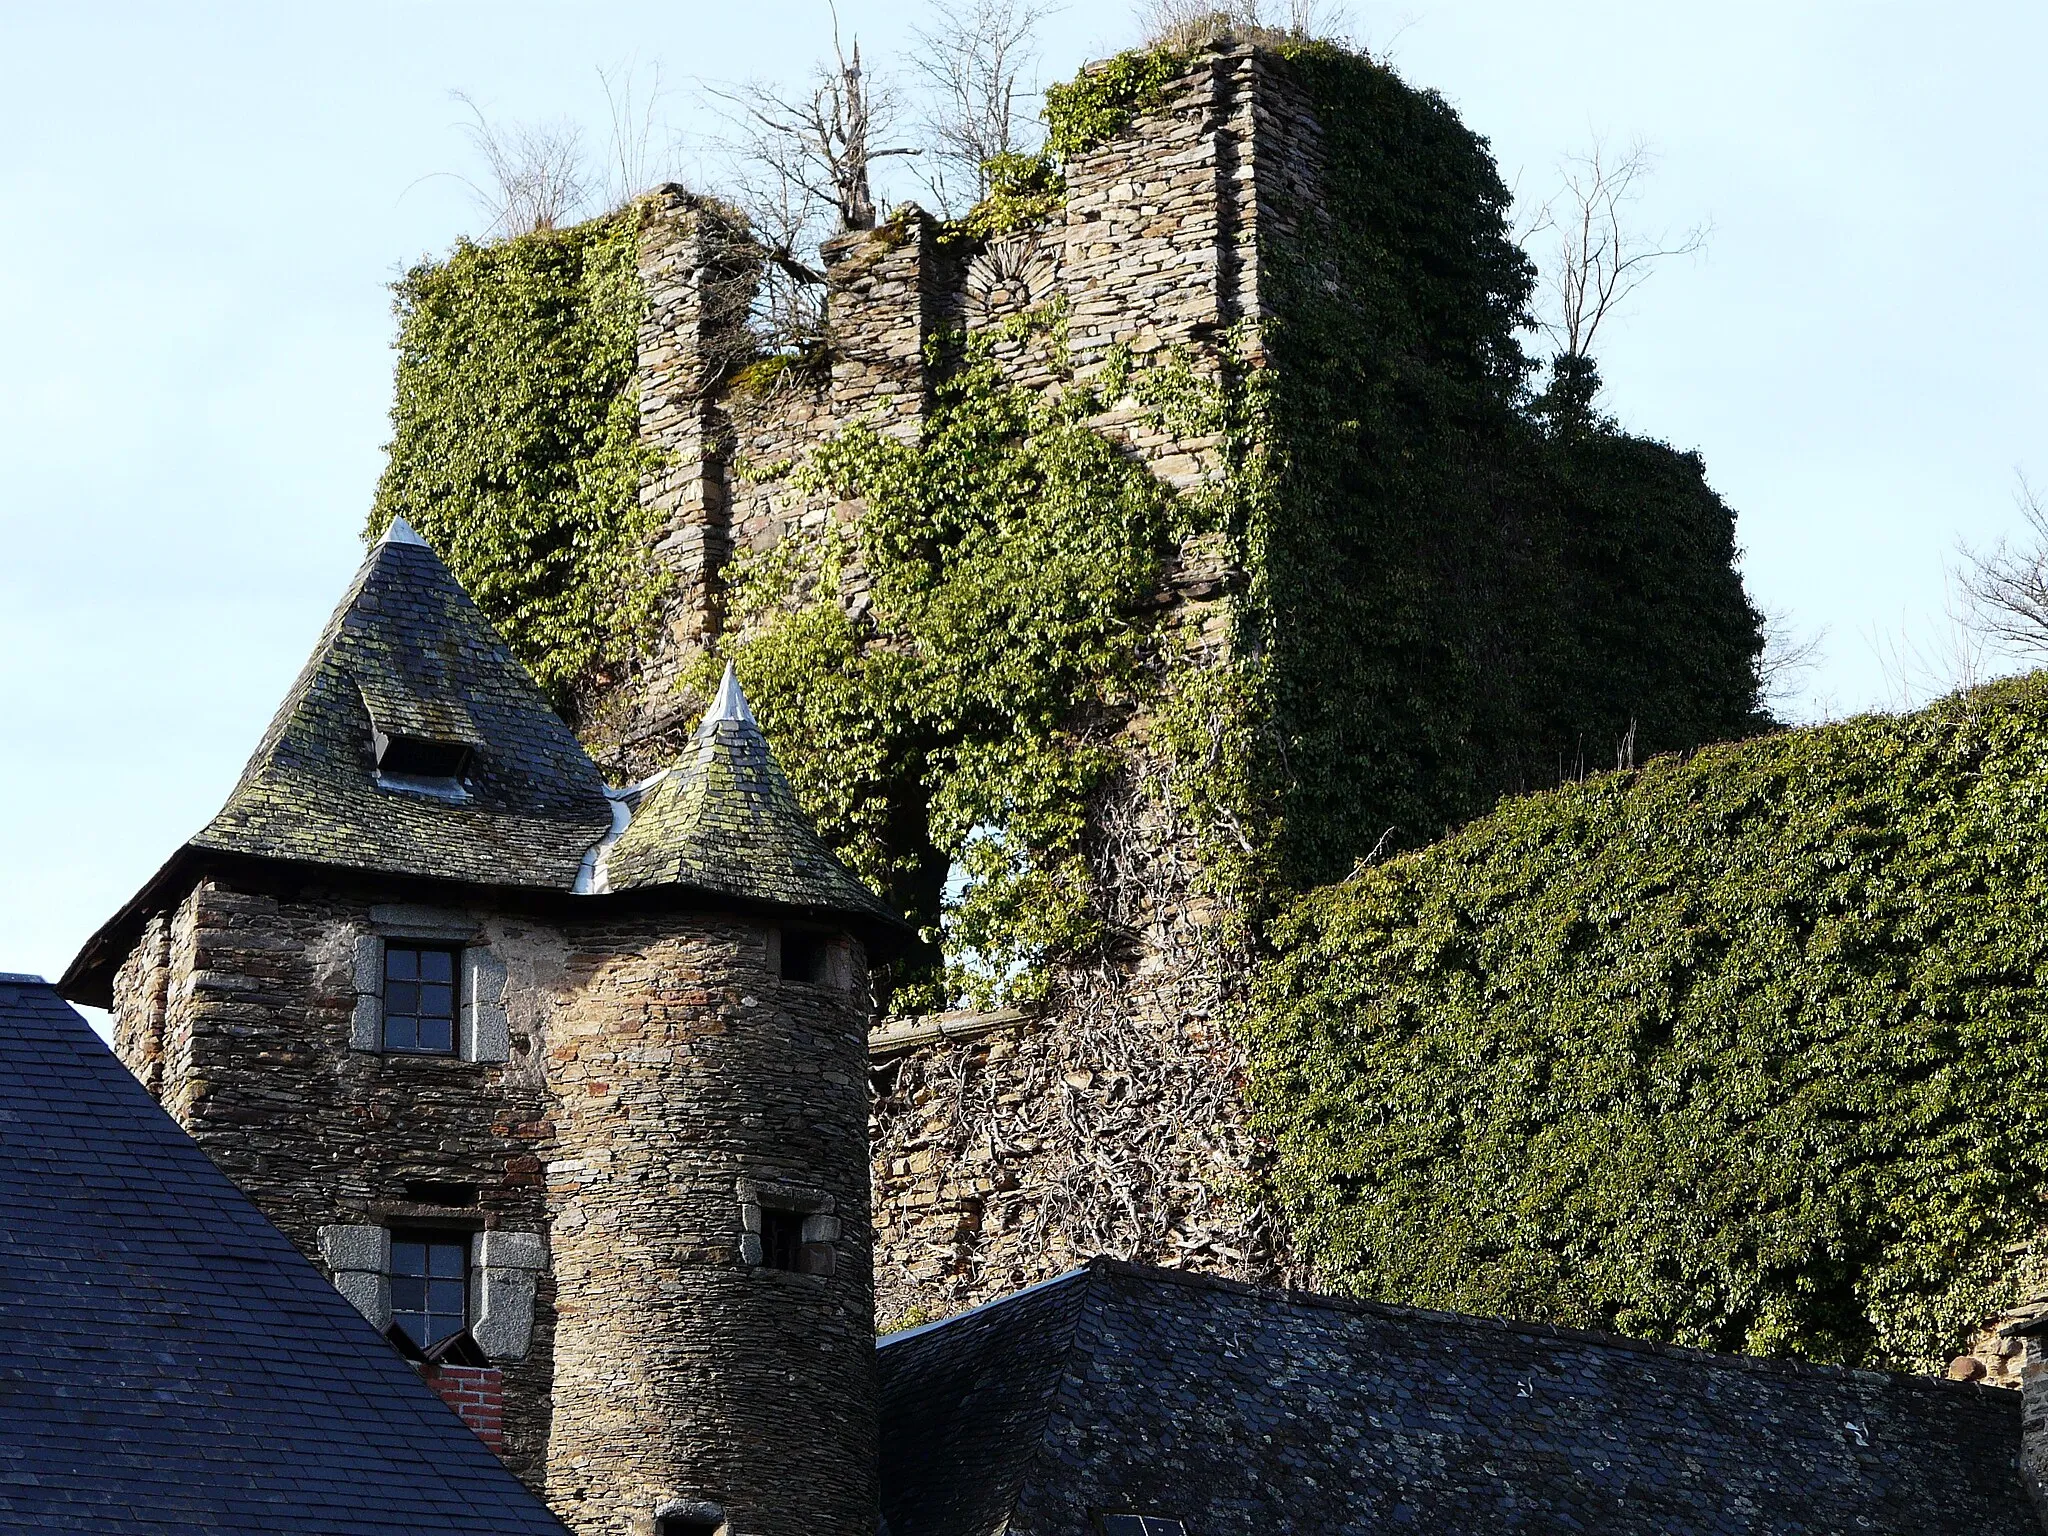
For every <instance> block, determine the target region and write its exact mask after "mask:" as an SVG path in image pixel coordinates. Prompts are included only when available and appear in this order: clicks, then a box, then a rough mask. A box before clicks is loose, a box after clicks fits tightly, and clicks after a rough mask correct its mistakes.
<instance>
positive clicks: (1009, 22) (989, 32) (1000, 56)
mask: <svg viewBox="0 0 2048 1536" xmlns="http://www.w3.org/2000/svg"><path fill="white" fill-rule="evenodd" d="M1051 14H1052V7H1050V6H1047V5H1043V4H1040V3H1038V0H958V3H957V4H956V5H952V6H946V5H937V4H935V5H933V6H932V7H931V15H932V22H931V25H929V26H927V27H919V28H918V29H917V41H918V45H919V47H918V52H917V55H916V58H915V61H914V62H915V65H916V68H917V73H918V75H919V76H920V77H921V79H922V81H923V83H924V86H925V90H926V108H925V111H924V114H923V119H922V124H921V126H922V127H923V130H924V136H925V141H926V144H927V146H928V148H929V150H930V155H929V158H928V159H927V160H926V161H925V166H924V182H925V185H926V186H928V187H929V188H930V189H931V192H932V196H933V197H934V198H935V199H936V200H937V202H938V204H939V207H940V208H941V209H942V210H943V211H945V212H947V213H957V212H960V211H962V210H963V209H964V208H966V207H967V206H970V205H972V204H974V203H977V202H979V201H981V199H982V198H984V197H986V196H987V195H988V190H989V177H988V166H989V162H990V161H992V160H996V159H998V158H999V157H1002V156H1005V155H1015V154H1020V153H1024V152H1025V151H1026V150H1027V148H1028V147H1029V138H1028V136H1029V135H1030V134H1031V125H1032V123H1033V121H1034V119H1035V116H1036V114H1034V113H1032V112H1029V111H1027V110H1026V104H1027V103H1028V102H1029V101H1030V100H1031V99H1032V98H1033V97H1034V96H1035V95H1036V94H1037V81H1036V79H1035V78H1030V76H1031V73H1032V70H1033V67H1034V66H1035V65H1036V64H1037V62H1038V54H1037V50H1036V46H1035V45H1036V40H1037V33H1038V25H1039V23H1040V22H1042V21H1043V20H1044V19H1045V18H1046V17H1047V16H1049V15H1051Z"/></svg>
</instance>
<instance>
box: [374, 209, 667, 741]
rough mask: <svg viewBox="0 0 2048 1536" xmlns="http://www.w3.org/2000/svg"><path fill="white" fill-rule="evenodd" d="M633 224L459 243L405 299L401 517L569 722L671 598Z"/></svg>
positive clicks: (630, 219) (392, 491) (397, 451)
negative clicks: (646, 482)
mask: <svg viewBox="0 0 2048 1536" xmlns="http://www.w3.org/2000/svg"><path fill="white" fill-rule="evenodd" d="M636 231H637V212H636V210H634V209H630V208H629V209H627V210H626V211H624V212H623V213H619V214H615V215H613V216H611V217H609V218H604V219H597V220H594V221H592V222H590V223H587V224H580V225H577V226H576V227H574V228H572V229H563V230H547V231H542V232H540V233H537V234H531V235H522V236H520V237H518V238H517V239H512V240H503V241H499V242H497V243H495V244H491V245H472V244H470V243H469V242H467V241H465V242H463V243H462V244H460V245H458V246H457V247H456V248H455V250H454V252H453V253H452V254H451V255H450V256H449V257H448V258H447V259H446V260H445V261H435V262H423V263H421V264H420V265H419V266H416V267H414V268H413V269H412V270H411V271H410V272H408V273H407V274H406V276H405V278H404V280H403V281H401V282H400V283H399V284H398V285H397V304H396V308H397V312H398V377H397V394H396V399H395V402H394V404H393V407H392V412H391V417H392V425H393V435H392V441H391V444H390V449H389V453H390V458H389V461H388V463H387V465H386V467H385V470H384V475H383V478H382V480H381V481H379V483H378V486H377V495H376V500H375V503H374V504H373V507H372V510H371V513H370V524H369V532H370V534H371V536H373V537H374V536H375V535H376V534H378V533H380V532H381V531H382V530H383V529H384V527H385V525H387V524H388V523H389V522H390V521H391V519H392V517H393V516H394V515H403V516H404V517H405V518H406V519H407V520H408V521H409V522H411V523H412V524H413V525H414V526H415V527H416V528H418V529H419V531H420V532H421V533H422V534H424V535H425V536H426V538H427V539H428V540H429V542H431V543H432V544H433V545H434V547H435V549H436V550H438V551H439V552H440V554H441V556H442V558H443V559H445V560H446V561H447V562H448V564H449V566H450V568H451V569H452V570H453V571H454V572H455V574H456V575H457V576H458V577H459V578H460V579H461V580H462V582H463V584H464V585H465V586H466V587H467V588H468V589H469V592H470V594H471V596H473V597H474V598H475V599H476V601H477V605H478V606H479V607H481V608H482V609H483V611H484V612H485V613H486V614H488V615H489V616H490V618H491V620H492V621H493V622H494V623H496V624H497V625H498V627H499V629H500V630H502V631H503V632H504V634H505V635H506V636H507V637H508V639H509V640H510V641H511V644H512V647H513V649H514V650H515V651H516V652H517V653H518V655H519V658H520V660H521V661H523V662H525V664H526V665H527V667H528V669H529V670H531V671H532V672H533V674H534V676H535V677H536V678H537V679H538V680H539V681H540V683H541V686H542V687H544V688H546V689H547V690H548V692H549V694H550V695H551V696H552V697H553V698H554V700H555V702H556V704H557V705H558V707H562V708H564V709H570V710H573V708H574V707H575V705H576V704H577V703H578V702H579V701H581V700H582V699H583V698H585V697H587V696H588V695H589V694H590V693H591V692H592V691H593V690H595V689H598V688H601V687H602V686H603V685H604V684H605V683H607V682H609V681H611V680H612V676H613V672H614V670H615V669H616V668H618V667H619V666H620V665H621V664H622V663H623V662H624V661H625V660H626V659H627V658H629V657H630V656H631V655H632V654H633V652H634V649H635V647H636V645H637V644H638V643H639V642H640V641H641V640H642V639H644V638H645V636H646V633H647V630H648V625H649V624H650V622H651V620H652V618H653V616H654V614H655V612H656V610H657V608H658V607H659V603H660V596H661V590H662V583H661V579H660V576H659V573H658V568H657V567H656V565H655V563H654V561H653V560H652V559H651V557H650V552H649V551H650V544H651V540H652V535H653V533H654V531H655V526H654V514H653V511H652V509H649V508H643V507H642V505H641V503H640V481H641V478H642V477H643V476H644V475H645V474H646V473H647V472H648V471H649V470H650V469H651V468H652V467H653V466H654V464H655V463H656V462H657V458H656V455H655V453H654V451H653V450H652V449H650V448H648V447H646V446H644V445H643V444H642V443H641V442H640V440H639V425H640V423H639V401H638V396H637V393H636V392H635V390H634V387H633V367H634V347H635V338H636V334H637V331H638V327H639V322H640V310H641V305H642V297H641V290H640V282H639V278H638V275H637V271H636V267H635V250H636Z"/></svg>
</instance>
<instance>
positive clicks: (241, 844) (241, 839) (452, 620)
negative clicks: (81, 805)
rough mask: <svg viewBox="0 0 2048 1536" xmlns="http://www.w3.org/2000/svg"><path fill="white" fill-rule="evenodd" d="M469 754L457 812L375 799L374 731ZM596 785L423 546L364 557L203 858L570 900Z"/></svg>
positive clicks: (399, 535) (391, 545)
mask: <svg viewBox="0 0 2048 1536" xmlns="http://www.w3.org/2000/svg"><path fill="white" fill-rule="evenodd" d="M373 722H374V724H375V725H376V726H377V728H379V729H380V730H383V731H384V732H385V733H386V734H387V735H389V734H398V735H416V736H425V737H428V738H431V739H435V740H440V741H447V742H452V743H458V744H460V745H463V746H467V747H469V748H470V749H471V752H472V755H471V759H470V764H469V768H468V771H467V773H466V774H465V781H466V785H467V791H468V799H467V801H466V802H464V803H461V804H451V803H449V802H448V801H447V800H444V799H438V798H435V797H433V796H431V795H427V794H420V793H413V792H409V791H406V790H402V789H397V790H395V789H389V788H383V787H380V786H379V785H378V783H377V781H376V779H375V777H374V770H375V767H376V762H375V756H374V752H373V749H372V746H371V728H372V724H373ZM611 821H612V818H611V807H610V804H609V802H608V801H607V800H606V799H605V793H604V781H603V779H602V777H601V776H600V775H599V773H598V771H597V766H596V764H594V763H592V762H591V760H590V758H589V756H588V755H587V754H586V753H585V752H584V750H583V747H582V744H581V743H579V742H578V741H577V740H576V737H575V736H574V734H572V733H571V731H570V730H569V728H568V726H566V725H564V724H563V723H562V720H561V717H560V716H558V715H557V714H556V713H555V712H554V710H553V709H551V708H550V707H549V706H548V701H547V700H546V698H544V697H543V696H542V694H541V691H540V689H539V688H538V687H537V686H536V685H535V683H534V681H533V679H532V678H531V677H529V676H528V675H527V673H526V669H525V668H524V667H522V666H520V664H519V663H518V661H517V660H515V659H514V658H513V655H512V652H511V650H510V649H509V648H508V647H507V646H506V644H505V642H504V641H503V640H501V639H500V638H499V637H498V633H497V631H496V630H494V629H493V628H492V627H491V624H490V621H489V620H488V619H486V618H485V617H484V616H483V614H482V613H481V612H479V611H478V609H477V606H476V604H475V603H473V602H471V601H470V599H469V595H468V594H467V593H465V592H464V591H463V590H462V587H461V585H460V584H459V583H458V582H457V581H456V580H455V578H454V577H453V576H452V575H450V574H449V571H448V568H447V567H446V566H445V565H443V564H442V563H441V560H440V557H439V556H438V555H436V554H435V553H434V552H433V550H431V549H429V548H428V547H427V546H426V544H425V543H423V542H421V541H420V539H419V536H418V535H417V534H413V533H411V530H410V529H407V528H405V527H404V525H403V524H402V523H401V524H396V525H394V534H393V536H389V537H387V538H385V539H384V540H382V541H381V542H380V543H378V545H377V546H376V547H375V548H374V549H372V550H371V551H370V554H369V558H368V559H366V560H365V561H364V562H363V565H362V569H361V570H359V571H358V572H357V573H356V578H355V581H354V583H353V584H352V585H351V586H350V587H349V590H348V594H347V596H345V597H343V598H342V600H341V606H340V607H338V608H336V609H335V611H334V616H333V617H332V618H331V619H329V620H328V621H327V628H326V630H325V631H324V632H323V633H322V634H321V636H320V643H319V645H318V646H316V647H315V648H314V651H313V657H312V660H310V661H309V662H307V663H306V668H305V670H304V671H303V672H301V673H300V674H299V680H298V682H297V683H296V684H294V685H293V688H292V691H291V693H290V695H289V696H288V697H287V698H286V699H285V701H284V705H283V707H282V708H281V709H279V710H278V712H277V717H276V718H275V719H274V720H272V721H271V723H270V729H269V730H268V731H266V732H265V733H264V736H263V740H262V742H261V744H260V745H258V747H257V748H256V753H255V756H253V757H251V758H250V759H249V765H248V767H246V768H245V769H243V770H242V778H241V781H240V782H239V783H238V784H236V785H235V788H234V792H233V793H232V794H230V795H229V796H228V802H227V804H226V805H225V806H224V807H222V809H221V812H220V814H219V815H218V816H216V817H214V819H213V820H212V821H211V822H210V823H208V824H207V826H206V828H205V830H204V831H202V832H200V834H199V835H198V836H197V837H195V838H193V839H192V845H193V846H194V847H197V848H207V849H214V850H218V851H221V852H227V853H243V854H255V855H258V856H260V857H264V858H273V859H290V860H294V861H298V862H303V863H313V864H328V865H340V866H343V867H348V868H358V869H372V870H377V871H379V872H382V873H386V874H404V875H420V876H426V877H429V878H435V879H443V880H463V881H472V882H475V883H478V884H488V885H526V886H544V887H554V888H556V889H559V890H567V889H569V888H570V886H571V885H572V884H574V882H575V879H576V872H577V870H578V869H579V868H580V867H581V865H582V862H583V854H584V851H585V850H586V849H588V848H589V847H590V846H591V844H593V843H595V842H596V841H597V840H598V839H599V838H600V837H602V836H603V835H604V834H605V832H606V831H607V830H608V829H609V828H610V826H611Z"/></svg>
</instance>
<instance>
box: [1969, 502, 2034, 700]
mask: <svg viewBox="0 0 2048 1536" xmlns="http://www.w3.org/2000/svg"><path fill="white" fill-rule="evenodd" d="M2013 500H2014V501H2015V502H2016V503H2017V504H2018V506H2019V509H2020V516H2021V518H2022V519H2023V520H2024V521H2025V523H2026V531H2025V533H2024V534H2023V535H2022V536H2021V537H2020V538H2019V540H2018V541H2017V542H2015V541H2013V540H2011V539H2004V538H2001V539H2000V540H1999V541H1998V542H1997V543H1996V544H1994V545H1992V546H1991V547H1990V548H1989V549H1986V550H1973V549H1971V548H1970V547H1969V545H1967V544H1962V545H1958V546H1957V554H1958V556H1959V559H1960V563H1959V566H1958V569H1957V571H1956V580H1957V582H1958V583H1959V584H1960V586H1961V589H1962V593H1963V599H1964V614H1965V620H1966V622H1967V624H1968V627H1969V629H1970V631H1971V633H1973V634H1975V635H1976V636H1978V637H1979V638H1980V639H1981V640H1983V641H1985V642H1986V643H1987V644H1989V645H1992V646H1995V647H1996V648H1998V649H1999V650H2002V651H2009V652H2011V653H2013V654H2014V655H2016V656H2020V657H2025V658H2027V659H2028V660H2031V661H2034V662H2043V661H2048V509H2044V508H2043V506H2042V505H2041V498H2040V495H2039V494H2038V493H2037V492H2036V491H2035V490H2034V488H2033V487H2032V486H2031V485H2029V484H2028V483H2027V481H2026V479H2025V477H2022V478H2021V480H2020V483H2019V489H2018V490H2017V491H2016V492H2015V493H2014V496H2013Z"/></svg>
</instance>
